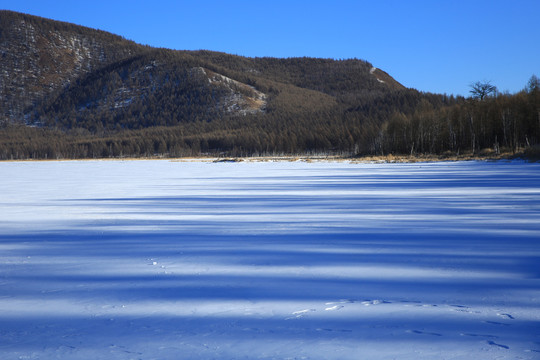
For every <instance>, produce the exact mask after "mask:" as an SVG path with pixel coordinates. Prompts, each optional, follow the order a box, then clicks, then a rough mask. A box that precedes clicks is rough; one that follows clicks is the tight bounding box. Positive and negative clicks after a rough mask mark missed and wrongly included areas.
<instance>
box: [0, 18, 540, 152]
mask: <svg viewBox="0 0 540 360" xmlns="http://www.w3.org/2000/svg"><path fill="white" fill-rule="evenodd" d="M0 54H1V63H0V64H1V68H0V159H11V158H14V159H15V158H51V157H52V158H81V157H83V158H84V157H111V156H186V155H195V156H198V155H201V154H213V155H216V154H226V155H233V156H236V155H257V154H259V155H264V154H297V153H302V154H314V153H324V154H328V153H335V154H349V155H350V154H384V153H389V152H395V153H407V154H412V153H416V152H421V153H426V152H430V153H432V152H435V153H444V152H447V151H450V152H455V153H460V152H462V151H472V152H473V153H474V152H475V151H476V150H477V149H482V148H485V147H491V146H493V144H496V146H495V148H497V149H498V147H499V145H498V144H499V143H502V146H506V147H511V148H512V149H514V150H515V149H517V148H519V147H520V144H532V143H536V140H537V138H538V136H537V133H540V131H537V130H534V129H535V127H536V126H537V125H536V122H535V121H536V120H535V119H536V118H535V116H536V115H535V114H537V111H536V108H535V106H536V103H537V98H536V96H537V95H535V94H537V92H534V94H533V93H531V94H532V95H531V96H529V98H530V99H529V100H527V101H528V105H527V106H528V107H525V106H523V105H520V103H519V101H525V100H523V99H522V97H523V96H522V97H516V98H512V99H510V100H509V101H508V104H511V108H510V107H506V108H501V107H502V106H506V105H504V104H505V103H504V101H503V100H504V99H502V98H500V99H499V98H497V101H498V102H495V98H493V99H492V98H491V97H489V98H486V99H483V102H482V103H480V102H472V101H468V100H467V101H466V99H464V98H454V97H453V96H446V95H438V94H429V93H421V92H419V91H417V90H414V89H408V88H406V87H405V86H403V85H402V84H400V83H399V82H398V81H396V80H395V79H394V78H392V77H391V76H390V75H389V74H388V73H386V72H384V71H383V70H381V69H378V68H377V67H376V66H374V65H373V64H371V63H369V62H368V61H365V60H359V59H346V60H334V59H319V58H306V57H303V58H286V59H280V58H269V57H263V58H249V57H243V56H236V55H230V54H226V53H221V52H214V51H207V50H200V51H179V50H169V49H161V48H152V47H149V46H143V45H139V44H137V43H135V42H133V41H129V40H126V39H124V38H122V37H121V36H118V35H114V34H110V33H107V32H104V31H100V30H95V29H90V28H87V27H82V26H78V25H73V24H69V23H64V22H59V21H54V20H49V19H44V18H40V17H36V16H31V15H26V14H20V13H15V12H11V11H0ZM535 91H536V90H535ZM473 100H474V99H473ZM492 101H493V104H491V103H490V102H492ZM488 103H489V104H488ZM508 106H510V105H508ZM514 109H515V110H514ZM520 109H525V110H520ZM501 111H502V112H501ZM504 111H506V112H504ZM519 111H521V112H523V111H525V112H526V113H523V114H520V115H519V117H515V118H516V119H523V120H519V121H521V122H522V123H519V122H515V124H517V125H515V126H514V125H512V124H514V123H512V121H514V120H510V119H511V117H510V116H506V115H505V120H504V121H502V122H501V120H500V119H499V118H498V115H497V114H501V113H504V114H513V113H516V114H518V113H519ZM516 116H517V115H516ZM473 119H474V121H473ZM512 119H513V118H512ZM515 121H518V120H515ZM509 124H510V125H509ZM512 129H517V130H515V131H514V130H512ZM521 129H524V130H521ZM529 129H532V130H529ZM518 130H519V131H518ZM513 131H514V132H513ZM501 139H502V140H501ZM497 151H498V150H497Z"/></svg>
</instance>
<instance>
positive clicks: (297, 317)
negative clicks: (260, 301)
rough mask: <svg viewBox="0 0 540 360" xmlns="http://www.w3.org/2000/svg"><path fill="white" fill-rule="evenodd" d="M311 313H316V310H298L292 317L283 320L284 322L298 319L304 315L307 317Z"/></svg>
mask: <svg viewBox="0 0 540 360" xmlns="http://www.w3.org/2000/svg"><path fill="white" fill-rule="evenodd" d="M313 311H316V310H315V309H304V310H298V311H295V312H293V313H292V315H294V316H291V317H288V318H285V320H290V319H299V318H301V317H304V316H305V315H307V314H308V313H310V312H313Z"/></svg>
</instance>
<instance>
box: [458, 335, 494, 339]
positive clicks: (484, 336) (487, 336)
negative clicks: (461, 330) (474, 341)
mask: <svg viewBox="0 0 540 360" xmlns="http://www.w3.org/2000/svg"><path fill="white" fill-rule="evenodd" d="M460 335H461V336H472V337H483V338H488V339H497V336H495V335H484V334H460Z"/></svg>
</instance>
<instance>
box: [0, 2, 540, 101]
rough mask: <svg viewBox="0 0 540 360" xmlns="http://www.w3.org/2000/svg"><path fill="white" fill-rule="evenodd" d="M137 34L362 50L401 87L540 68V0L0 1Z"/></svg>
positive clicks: (282, 49)
mask: <svg viewBox="0 0 540 360" xmlns="http://www.w3.org/2000/svg"><path fill="white" fill-rule="evenodd" d="M0 8H1V9H8V10H14V11H20V12H24V13H28V14H32V15H38V16H43V17H47V18H52V19H56V20H62V21H68V22H72V23H76V24H79V25H84V26H89V27H92V28H97V29H102V30H106V31H110V32H113V33H115V34H118V35H122V36H124V37H125V38H128V39H131V40H134V41H136V42H138V43H142V44H148V45H152V46H158V47H165V48H171V49H179V50H184V49H186V50H197V49H208V50H216V51H223V52H227V53H231V54H238V55H244V56H251V57H254V56H272V57H296V56H310V57H324V58H336V59H344V58H359V59H364V60H367V61H369V62H371V63H372V64H373V65H374V66H376V67H378V68H381V69H383V70H385V71H387V72H388V73H389V74H390V75H392V76H393V77H394V78H396V80H398V81H399V82H401V83H402V84H403V85H405V86H407V87H412V88H416V89H418V90H421V91H429V92H437V93H447V94H456V95H468V91H469V84H470V83H472V82H474V81H478V80H481V81H491V82H492V83H493V84H494V85H496V86H497V87H498V89H499V90H500V91H510V92H516V91H519V90H521V89H522V88H524V87H525V85H526V83H527V81H528V79H529V78H530V77H531V75H533V74H536V75H537V76H540V26H539V21H540V20H539V19H540V18H539V14H540V0H506V1H501V0H491V1H488V0H432V1H427V0H423V1H421V0H395V1H394V0H387V1H385V0H380V1H378V0H372V1H362V0H358V1H352V0H328V1H319V0H305V1H304V0H297V1H295V0H289V1H282V0H272V1H254V0H252V1H242V0H223V1H217V0H207V1H165V0H154V1H136V0H131V1H125V0H118V1H114V0H109V1H102V0H93V1H80V0H58V1H47V0H10V1H6V0H0Z"/></svg>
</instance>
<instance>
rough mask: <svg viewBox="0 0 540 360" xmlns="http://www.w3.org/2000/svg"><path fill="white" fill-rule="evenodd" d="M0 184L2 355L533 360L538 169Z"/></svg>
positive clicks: (45, 173)
mask: <svg viewBox="0 0 540 360" xmlns="http://www.w3.org/2000/svg"><path fill="white" fill-rule="evenodd" d="M0 175H1V179H2V189H1V195H0V215H1V216H0V358H1V359H3V360H10V359H70V360H74V359H107V360H108V359H144V360H147V359H160V360H163V359H175V360H176V359H355V360H356V359H490V360H491V359H540V164H528V163H523V162H449V163H423V164H350V163H333V162H328V163H304V162H294V163H293V162H290V163H289V162H276V163H272V162H267V163H248V162H243V163H209V162H206V163H205V162H174V161H167V160H163V161H161V160H160V161H157V160H154V161H63V162H55V161H52V162H5V163H0Z"/></svg>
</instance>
